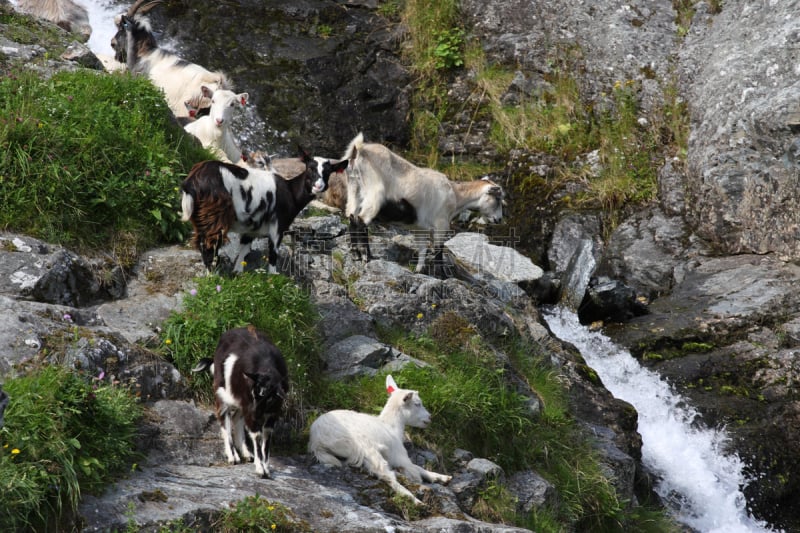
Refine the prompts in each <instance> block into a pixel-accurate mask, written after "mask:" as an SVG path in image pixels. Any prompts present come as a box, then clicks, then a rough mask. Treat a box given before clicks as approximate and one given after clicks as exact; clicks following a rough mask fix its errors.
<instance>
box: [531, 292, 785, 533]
mask: <svg viewBox="0 0 800 533" xmlns="http://www.w3.org/2000/svg"><path fill="white" fill-rule="evenodd" d="M544 318H545V320H546V321H547V324H548V325H549V326H550V329H551V331H552V332H553V334H555V335H556V336H557V337H558V338H559V339H561V340H563V341H567V342H569V343H571V344H573V345H574V346H575V347H576V348H578V350H580V352H581V354H582V355H583V357H584V359H585V360H586V362H587V363H588V364H589V365H590V366H591V367H592V368H593V369H594V370H595V371H596V372H597V374H598V375H599V376H600V378H601V379H602V380H603V383H604V384H605V386H606V388H607V389H608V390H609V391H610V392H611V393H612V394H613V395H614V397H616V398H619V399H622V400H625V401H627V402H628V403H630V404H631V405H633V406H634V407H635V408H636V410H637V411H638V413H639V433H640V434H641V436H642V460H643V462H644V463H645V465H646V466H647V467H648V468H649V469H650V470H652V471H653V472H654V473H655V474H656V475H657V476H658V477H659V478H660V481H659V482H658V483H657V485H656V492H658V494H659V496H661V498H663V500H664V502H665V504H666V505H667V506H668V508H669V509H670V510H671V511H672V513H673V514H674V516H675V518H676V519H677V520H678V521H679V522H681V523H683V524H686V525H687V526H689V527H691V528H692V529H694V530H696V531H699V532H701V533H753V532H767V531H774V530H772V529H770V528H769V527H768V525H767V524H766V523H764V522H761V521H758V520H756V519H754V518H753V517H752V516H750V514H749V513H748V512H747V507H746V506H747V502H746V501H745V497H744V494H742V491H741V489H742V487H744V486H745V485H746V484H747V482H748V480H747V479H745V477H744V475H743V473H742V469H743V466H744V465H743V463H742V461H741V460H740V459H739V457H738V456H737V455H735V454H730V453H726V451H725V444H726V442H727V435H726V434H725V431H724V430H720V429H709V428H704V427H702V424H699V423H698V413H697V412H696V411H695V410H694V409H693V408H692V407H691V406H689V405H688V404H687V402H686V400H685V399H684V398H682V397H681V396H680V395H678V394H676V393H675V392H674V391H673V390H672V388H671V387H670V386H669V384H667V383H666V382H665V381H664V380H662V379H661V377H660V376H659V375H658V374H657V373H655V372H653V371H650V370H648V369H646V368H644V367H642V366H641V365H640V364H639V362H638V361H637V360H636V359H634V357H633V356H631V354H630V353H629V352H628V351H627V350H625V349H623V348H621V347H619V346H617V345H615V344H614V343H613V342H611V340H610V339H608V338H607V337H606V336H604V335H603V334H602V333H599V332H593V331H589V330H588V329H587V328H586V327H585V326H583V325H581V324H580V322H579V321H578V317H577V315H576V314H575V313H574V312H572V311H570V310H568V309H565V308H563V307H556V308H550V309H547V310H545V313H544Z"/></svg>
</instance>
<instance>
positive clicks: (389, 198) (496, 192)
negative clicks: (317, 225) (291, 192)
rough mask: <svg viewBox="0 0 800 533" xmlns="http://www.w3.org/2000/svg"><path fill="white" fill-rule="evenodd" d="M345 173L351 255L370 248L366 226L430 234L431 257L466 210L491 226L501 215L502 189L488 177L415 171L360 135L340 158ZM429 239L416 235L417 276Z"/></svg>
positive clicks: (397, 156) (386, 149)
mask: <svg viewBox="0 0 800 533" xmlns="http://www.w3.org/2000/svg"><path fill="white" fill-rule="evenodd" d="M343 159H345V160H349V161H350V165H349V168H348V170H347V180H348V182H347V209H346V211H345V214H346V215H347V217H348V218H349V219H350V238H351V247H352V249H353V251H354V252H355V253H356V254H357V255H358V256H360V255H361V250H360V248H364V249H365V251H366V255H367V260H370V259H371V258H372V254H371V252H370V249H369V236H368V234H367V226H368V225H369V224H370V223H371V222H372V221H373V220H378V221H380V222H399V223H403V224H409V225H414V226H418V227H420V228H422V229H425V230H428V231H429V232H430V233H432V237H433V249H434V252H435V254H436V255H435V257H436V259H439V260H441V254H442V244H443V243H444V240H445V237H446V236H447V234H448V233H450V221H451V220H452V219H453V218H454V217H455V216H456V215H458V214H459V213H461V212H462V211H465V210H472V211H479V212H480V213H481V215H482V216H483V217H484V218H485V219H486V220H488V221H489V222H490V223H492V224H496V223H498V222H500V220H501V219H502V217H503V197H504V194H503V189H502V188H501V187H500V186H499V185H497V184H496V183H494V182H492V181H490V180H489V179H482V180H476V181H469V182H456V181H450V180H449V179H447V176H445V175H444V174H442V173H441V172H438V171H436V170H433V169H430V168H420V167H417V166H415V165H413V164H411V163H410V162H408V161H406V160H405V159H403V158H402V157H400V156H399V155H397V154H395V153H394V152H392V151H391V150H389V149H388V148H386V147H385V146H383V145H381V144H376V143H365V142H364V135H363V134H361V133H359V134H358V135H357V136H356V137H355V139H353V140H352V141H351V142H350V145H349V146H348V147H347V151H346V152H345V155H344V157H343ZM427 241H428V235H426V234H424V233H422V234H419V233H418V234H417V246H418V248H419V260H418V262H417V268H416V270H417V272H419V271H421V270H422V269H423V268H424V266H425V250H426V246H427Z"/></svg>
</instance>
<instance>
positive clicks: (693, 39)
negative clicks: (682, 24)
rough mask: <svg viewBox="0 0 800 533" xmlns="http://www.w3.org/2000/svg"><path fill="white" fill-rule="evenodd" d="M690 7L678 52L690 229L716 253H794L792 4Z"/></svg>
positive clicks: (797, 41)
mask: <svg viewBox="0 0 800 533" xmlns="http://www.w3.org/2000/svg"><path fill="white" fill-rule="evenodd" d="M698 7H699V9H698V11H697V14H696V15H695V20H694V22H693V23H692V26H691V30H690V31H689V34H688V35H687V36H686V39H685V42H684V44H683V46H682V47H681V48H680V54H679V69H680V70H679V72H680V75H681V87H682V89H683V92H684V94H685V95H686V99H687V101H689V102H690V103H691V105H690V106H689V107H690V109H691V125H692V131H691V136H690V138H689V151H688V169H687V171H688V172H687V177H688V181H687V200H688V201H687V207H688V211H689V212H688V215H689V217H690V219H691V222H692V225H693V227H694V228H695V231H696V232H697V234H698V235H700V236H701V237H702V238H704V239H707V240H709V241H710V242H712V243H713V245H714V247H715V248H717V249H718V250H720V251H721V252H722V253H733V254H735V253H748V252H752V253H768V252H776V253H779V254H783V255H786V256H788V257H793V258H797V257H800V240H798V239H797V228H798V222H800V219H799V218H798V217H799V216H800V215H798V213H800V209H798V207H800V205H799V204H800V196H799V195H798V188H797V180H798V169H799V168H800V159H798V150H797V128H798V125H800V114H799V113H800V109H798V104H797V102H798V101H800V88H798V87H797V83H796V81H797V68H796V64H797V61H796V53H797V48H798V46H800V26H798V23H797V17H796V16H795V15H796V13H797V9H798V3H797V2H796V1H788V2H770V3H769V8H768V9H764V8H762V6H760V5H756V4H753V3H750V2H746V1H744V0H734V1H732V2H725V5H724V8H723V9H722V11H721V12H720V13H718V14H713V15H712V14H710V13H708V11H707V10H708V4H705V3H703V4H699V5H698Z"/></svg>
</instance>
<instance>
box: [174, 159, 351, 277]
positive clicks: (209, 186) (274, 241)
mask: <svg viewBox="0 0 800 533" xmlns="http://www.w3.org/2000/svg"><path fill="white" fill-rule="evenodd" d="M301 161H302V162H303V164H305V167H306V169H305V171H303V173H302V174H300V175H299V176H296V177H294V178H292V179H289V180H286V179H284V178H282V177H281V176H279V175H278V174H276V173H275V172H273V171H271V170H260V169H256V168H249V169H248V168H244V167H241V166H238V165H234V164H231V163H223V162H220V161H203V162H201V163H197V164H196V165H195V166H194V167H192V169H191V171H189V175H188V176H187V177H186V179H185V180H184V181H183V183H182V184H181V191H182V193H181V209H182V212H183V214H182V220H184V221H186V220H191V222H192V225H193V226H194V244H195V246H196V247H197V248H198V249H199V250H200V254H201V255H202V257H203V264H204V265H205V266H206V269H207V270H208V271H211V269H212V265H213V263H214V261H215V259H217V258H218V255H219V248H220V247H221V246H222V245H223V244H224V243H225V242H227V240H228V232H229V231H232V232H234V233H238V234H239V237H240V239H239V245H240V246H239V251H238V253H237V254H236V258H235V260H234V269H235V270H236V271H237V272H241V271H242V270H243V269H244V265H243V261H244V258H245V257H246V256H247V254H248V253H249V252H250V246H251V245H252V242H253V241H254V240H255V239H256V238H257V237H267V238H268V240H269V269H270V272H276V271H277V262H278V248H279V247H280V245H281V240H282V239H283V234H284V232H286V230H288V229H289V226H290V225H291V224H292V222H293V221H294V219H295V217H297V215H298V214H299V213H300V211H301V210H302V209H303V208H304V207H305V206H307V205H308V204H309V202H311V200H313V199H314V197H315V195H317V194H319V193H322V192H324V191H325V189H326V188H327V187H328V179H329V178H330V176H331V174H333V173H334V172H343V171H344V169H345V168H347V161H340V162H338V163H331V162H330V161H329V160H327V159H323V158H312V157H310V156H309V155H308V154H306V153H305V152H303V155H302V157H301Z"/></svg>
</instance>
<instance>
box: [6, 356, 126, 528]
mask: <svg viewBox="0 0 800 533" xmlns="http://www.w3.org/2000/svg"><path fill="white" fill-rule="evenodd" d="M4 389H5V390H6V391H7V392H8V394H9V396H10V397H11V398H12V401H11V403H10V404H9V406H8V408H7V410H6V412H5V426H4V427H3V428H2V429H0V509H3V512H2V513H0V530H3V531H23V530H31V531H36V530H41V529H42V528H43V527H44V526H45V525H46V524H49V523H51V521H53V520H55V521H58V519H59V518H60V517H62V516H67V515H69V514H70V513H71V512H72V511H74V510H75V509H76V508H77V505H78V500H79V497H80V495H81V493H82V492H93V491H98V490H100V489H101V488H102V487H103V486H104V484H105V483H107V482H108V481H110V480H111V479H113V478H114V477H115V476H116V475H118V474H119V473H121V472H122V471H123V469H124V468H125V466H126V465H127V464H129V461H130V460H131V459H132V458H133V456H134V452H133V446H132V444H133V439H134V436H135V431H136V421H137V419H138V417H139V412H140V411H139V407H138V404H137V403H136V400H135V398H134V397H133V396H132V395H131V394H130V393H129V392H128V391H127V390H125V389H122V388H120V387H117V386H113V385H111V384H109V383H108V382H107V381H103V380H100V379H96V378H95V379H91V380H90V379H87V378H85V377H84V376H80V375H78V374H76V373H74V372H70V371H68V370H65V369H63V368H61V367H56V366H48V367H44V368H43V369H41V370H39V371H37V372H34V373H32V374H29V375H27V376H24V377H20V378H14V379H9V380H7V381H6V382H5V384H4Z"/></svg>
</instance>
